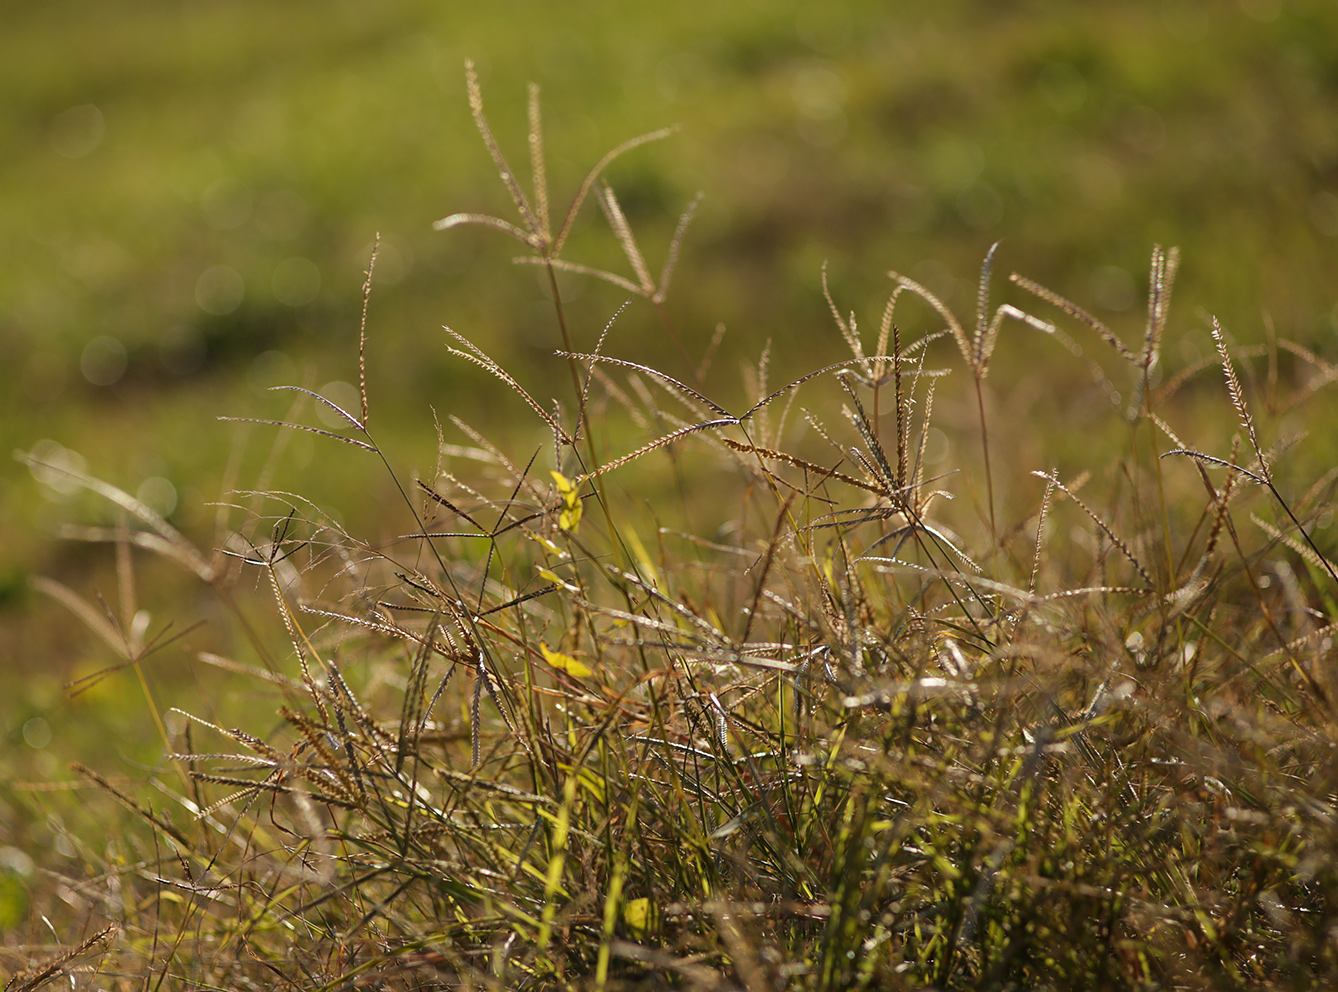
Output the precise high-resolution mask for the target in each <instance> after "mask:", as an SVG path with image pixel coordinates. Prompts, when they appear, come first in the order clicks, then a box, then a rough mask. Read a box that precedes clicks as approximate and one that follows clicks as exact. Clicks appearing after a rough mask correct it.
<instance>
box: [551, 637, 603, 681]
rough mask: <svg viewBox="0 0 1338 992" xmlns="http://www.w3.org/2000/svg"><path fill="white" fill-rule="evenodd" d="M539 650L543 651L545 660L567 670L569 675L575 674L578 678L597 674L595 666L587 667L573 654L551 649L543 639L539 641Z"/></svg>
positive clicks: (557, 667) (561, 669)
mask: <svg viewBox="0 0 1338 992" xmlns="http://www.w3.org/2000/svg"><path fill="white" fill-rule="evenodd" d="M539 650H540V651H542V652H543V655H544V661H546V662H548V663H549V664H550V665H552V666H553V667H554V668H556V669H559V670H560V671H564V672H566V673H567V674H568V675H575V676H576V677H577V678H578V679H583V678H588V677H589V676H591V675H594V674H595V670H594V669H593V668H587V667H586V666H585V665H582V664H581V663H580V662H579V661H577V660H576V659H575V658H573V657H572V656H571V655H569V654H562V653H561V652H558V651H550V650H549V648H548V645H547V644H545V643H544V642H543V641H540V642H539Z"/></svg>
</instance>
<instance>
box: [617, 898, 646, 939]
mask: <svg viewBox="0 0 1338 992" xmlns="http://www.w3.org/2000/svg"><path fill="white" fill-rule="evenodd" d="M623 922H624V923H625V924H627V929H628V930H629V931H631V933H632V935H633V936H636V937H640V936H642V935H643V934H644V933H645V932H646V931H647V930H648V929H649V928H650V900H649V899H646V898H644V897H643V898H641V899H628V900H627V902H625V903H624V904H623Z"/></svg>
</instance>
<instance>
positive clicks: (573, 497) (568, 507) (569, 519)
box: [549, 472, 582, 534]
mask: <svg viewBox="0 0 1338 992" xmlns="http://www.w3.org/2000/svg"><path fill="white" fill-rule="evenodd" d="M549 474H550V475H552V476H553V482H554V483H556V484H557V490H558V495H559V496H561V497H562V512H561V513H560V514H559V515H558V526H559V527H561V528H562V530H563V531H565V532H566V533H568V534H574V533H576V528H577V527H578V526H579V525H580V523H581V510H582V506H581V494H580V492H579V491H577V489H576V487H575V486H573V485H572V484H571V482H570V481H569V480H568V479H567V477H566V476H565V475H563V474H562V473H561V472H550V473H549Z"/></svg>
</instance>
